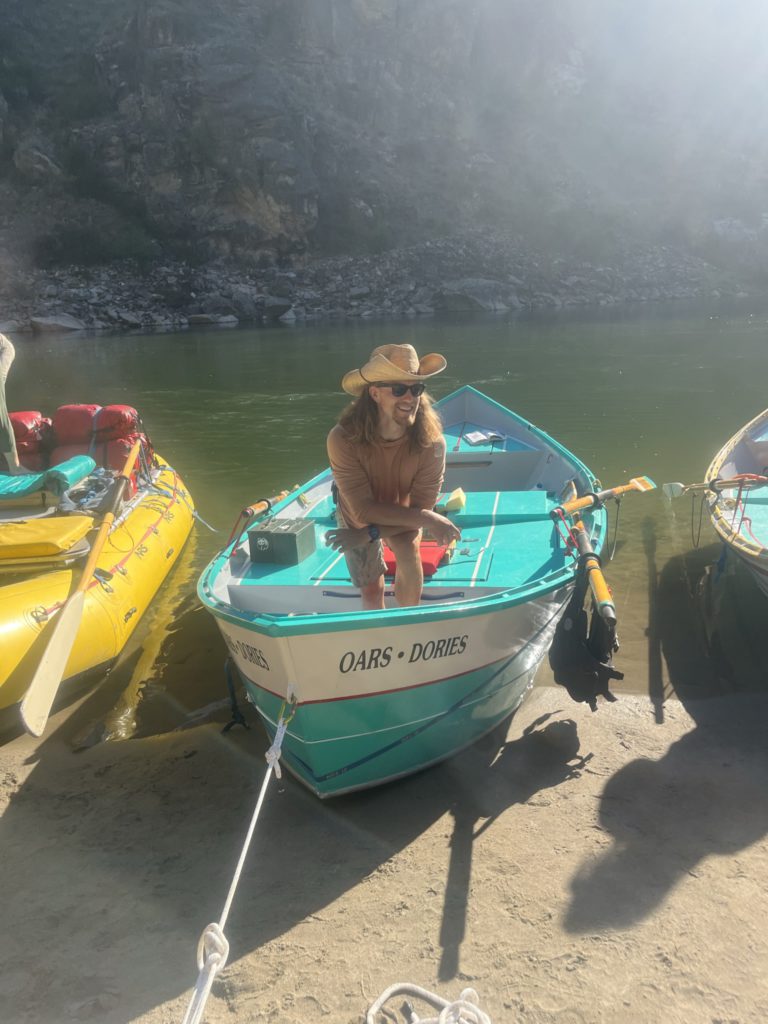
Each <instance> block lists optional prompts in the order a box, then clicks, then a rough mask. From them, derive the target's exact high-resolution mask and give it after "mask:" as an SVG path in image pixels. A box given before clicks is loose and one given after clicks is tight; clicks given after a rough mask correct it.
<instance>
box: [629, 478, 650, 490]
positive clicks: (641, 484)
mask: <svg viewBox="0 0 768 1024" xmlns="http://www.w3.org/2000/svg"><path fill="white" fill-rule="evenodd" d="M629 486H630V487H632V488H633V489H634V490H636V491H655V490H656V484H655V483H654V482H653V480H651V478H650V477H649V476H634V477H632V479H631V480H630V481H629Z"/></svg>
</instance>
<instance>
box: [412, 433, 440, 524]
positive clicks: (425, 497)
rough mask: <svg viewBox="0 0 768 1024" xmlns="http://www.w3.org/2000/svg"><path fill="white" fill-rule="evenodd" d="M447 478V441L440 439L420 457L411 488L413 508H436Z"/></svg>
mask: <svg viewBox="0 0 768 1024" xmlns="http://www.w3.org/2000/svg"><path fill="white" fill-rule="evenodd" d="M444 476H445V439H444V438H442V437H441V438H440V440H439V441H435V442H434V444H431V445H430V446H429V447H428V448H425V449H424V451H423V452H422V453H421V455H420V457H419V467H418V470H417V471H416V476H415V478H414V481H413V487H412V488H411V500H410V505H411V508H434V507H435V505H436V504H437V499H438V496H439V494H440V488H441V487H442V486H443V477H444Z"/></svg>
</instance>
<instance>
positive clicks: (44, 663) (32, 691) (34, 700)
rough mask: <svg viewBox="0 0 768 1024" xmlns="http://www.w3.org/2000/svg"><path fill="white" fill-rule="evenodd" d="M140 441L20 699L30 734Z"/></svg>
mask: <svg viewBox="0 0 768 1024" xmlns="http://www.w3.org/2000/svg"><path fill="white" fill-rule="evenodd" d="M140 448H141V441H137V442H136V444H134V446H133V447H132V448H131V451H130V454H129V455H128V458H127V459H126V460H125V465H124V466H123V468H122V470H121V471H120V473H119V474H118V476H117V480H116V481H115V491H114V494H113V495H112V501H111V503H110V508H109V511H108V512H106V514H105V515H104V518H103V520H102V522H101V526H100V527H99V532H98V533H97V534H96V539H95V541H94V542H93V546H92V547H91V553H90V555H89V556H88V561H87V562H86V563H85V568H84V569H83V574H82V576H81V577H80V582H79V583H78V584H77V587H76V588H75V590H74V591H73V592H72V593H71V594H70V596H69V597H68V598H67V600H66V601H65V602H64V604H63V606H62V608H61V610H60V611H59V613H58V615H57V616H56V619H55V622H54V626H53V630H52V632H51V636H50V639H49V640H48V644H47V646H46V648H45V650H44V651H43V656H42V658H41V659H40V664H39V665H38V666H37V671H36V672H35V674H34V676H33V677H32V682H31V683H30V684H29V687H28V689H27V692H26V695H25V697H24V700H23V701H22V703H21V720H22V722H23V723H24V728H25V729H26V730H27V732H31V733H32V735H33V736H42V734H43V730H44V729H45V725H46V722H47V721H48V716H49V714H50V713H51V707H52V706H53V701H54V698H55V697H56V693H57V691H58V689H59V686H60V684H61V680H62V679H63V677H64V670H65V669H66V667H67V662H68V661H69V656H70V654H71V653H72V647H73V646H74V643H75V639H76V637H77V633H78V630H79V629H80V622H81V620H82V617H83V606H84V604H85V592H86V590H87V589H88V585H89V583H90V582H91V579H92V577H93V572H94V569H95V568H96V562H97V560H98V557H99V555H100V554H101V551H102V548H103V547H104V542H105V541H106V539H107V535H108V533H109V531H110V528H111V526H112V523H113V522H114V519H115V513H116V512H117V509H118V507H119V505H120V502H121V501H122V498H123V492H124V490H125V485H126V483H127V482H128V478H129V477H130V475H131V470H132V469H133V464H134V462H135V461H136V457H137V456H138V454H139V450H140Z"/></svg>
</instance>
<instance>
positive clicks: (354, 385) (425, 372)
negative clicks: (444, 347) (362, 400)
mask: <svg viewBox="0 0 768 1024" xmlns="http://www.w3.org/2000/svg"><path fill="white" fill-rule="evenodd" d="M446 365H447V364H446V362H445V357H444V356H441V355H440V353H439V352H430V353H429V355H426V356H424V357H423V358H422V359H419V357H418V355H417V354H416V349H415V348H414V347H413V345H379V347H378V348H375V349H374V350H373V352H371V358H370V359H369V360H368V362H367V363H366V364H365V366H361V367H360V369H359V370H350V371H349V373H345V374H344V377H343V379H342V381H341V386H342V387H343V388H344V390H345V391H346V392H347V394H348V395H359V394H361V393H362V392H363V391H364V390H365V388H366V387H367V386H368V385H369V384H379V383H381V384H388V383H390V382H391V383H395V382H399V381H402V382H403V383H404V384H415V383H417V382H418V381H422V382H424V383H426V380H427V378H428V377H434V376H435V374H436V373H442V372H443V370H444V369H445V367H446Z"/></svg>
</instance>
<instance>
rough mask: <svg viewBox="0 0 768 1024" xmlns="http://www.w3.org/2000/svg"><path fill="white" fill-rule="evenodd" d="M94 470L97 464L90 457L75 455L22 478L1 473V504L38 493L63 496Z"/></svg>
mask: <svg viewBox="0 0 768 1024" xmlns="http://www.w3.org/2000/svg"><path fill="white" fill-rule="evenodd" d="M94 469H96V463H95V462H94V461H93V459H92V458H91V457H90V455H74V456H73V457H72V458H71V459H67V460H66V462H60V463H59V465H58V466H54V467H53V468H52V469H45V470H43V471H42V472H41V473H27V474H23V475H21V476H10V475H8V474H6V473H0V502H2V501H5V500H11V501H16V500H18V499H19V498H27V497H29V496H30V495H33V494H36V493H37V492H38V491H49V492H51V493H52V494H56V495H58V496H61V495H62V494H63V493H64V492H65V491H68V490H69V488H70V487H74V485H75V484H79V483H80V481H81V480H84V479H85V478H86V477H87V476H90V474H91V473H92V472H93V471H94Z"/></svg>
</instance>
